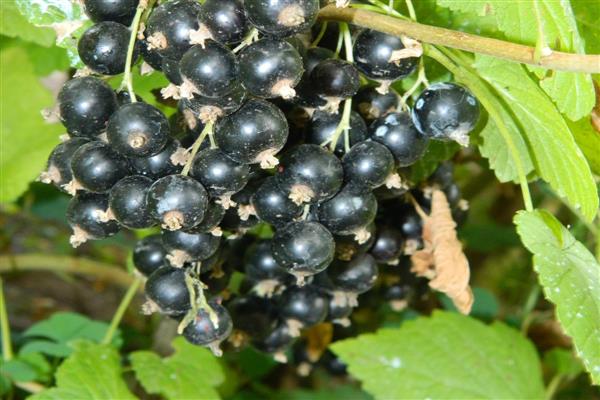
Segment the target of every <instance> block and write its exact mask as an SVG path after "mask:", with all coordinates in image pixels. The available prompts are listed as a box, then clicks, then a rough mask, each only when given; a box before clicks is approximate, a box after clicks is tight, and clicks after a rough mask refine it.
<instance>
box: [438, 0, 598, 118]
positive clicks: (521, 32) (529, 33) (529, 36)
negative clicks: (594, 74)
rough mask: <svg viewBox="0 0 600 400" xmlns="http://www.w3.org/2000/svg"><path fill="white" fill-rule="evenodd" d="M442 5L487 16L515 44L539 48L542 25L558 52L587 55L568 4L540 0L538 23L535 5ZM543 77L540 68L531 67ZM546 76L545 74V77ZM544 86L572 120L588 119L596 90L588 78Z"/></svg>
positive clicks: (446, 0)
mask: <svg viewBox="0 0 600 400" xmlns="http://www.w3.org/2000/svg"><path fill="white" fill-rule="evenodd" d="M438 4H439V5H441V6H443V7H447V8H449V9H451V10H453V11H457V12H463V13H469V14H472V15H476V16H485V17H486V23H487V21H489V20H490V19H491V20H494V21H495V24H496V25H497V27H498V29H499V30H500V31H502V32H503V33H504V35H505V37H506V38H507V39H508V40H510V41H513V42H517V43H522V44H528V45H531V46H535V45H536V42H537V40H538V23H540V24H541V26H542V29H543V31H544V39H545V41H546V43H547V44H548V46H549V47H550V48H552V49H554V50H560V51H567V52H575V53H583V52H584V42H583V40H582V39H581V36H580V35H579V32H578V30H577V25H576V23H575V16H574V15H573V10H572V9H571V6H570V4H569V3H568V2H566V1H554V0H537V4H538V7H539V12H540V19H539V22H538V19H537V15H536V10H535V7H534V5H533V2H526V1H505V0H486V1H471V0H438ZM528 68H529V69H530V70H531V71H534V72H536V73H540V69H539V68H537V67H531V66H528ZM542 75H543V73H542ZM540 85H541V86H542V88H543V89H544V91H546V93H547V94H548V95H549V96H550V97H551V98H552V100H553V101H554V102H555V103H556V105H557V107H558V109H559V110H560V111H561V112H562V113H564V114H565V115H566V116H567V117H568V118H569V119H571V120H578V119H580V118H583V117H584V116H586V115H588V114H589V113H590V111H591V110H592V107H593V106H594V103H595V97H594V87H593V84H592V79H591V77H590V75H588V74H582V73H573V72H554V73H553V74H551V75H549V76H546V77H543V78H542V80H541V82H540Z"/></svg>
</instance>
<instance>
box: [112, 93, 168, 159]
mask: <svg viewBox="0 0 600 400" xmlns="http://www.w3.org/2000/svg"><path fill="white" fill-rule="evenodd" d="M106 133H107V136H108V142H109V143H110V144H111V146H113V148H114V149H115V150H117V151H118V152H119V153H121V154H124V155H126V156H130V157H148V156H152V155H155V154H157V153H159V152H160V151H161V150H162V149H163V147H164V146H165V144H166V143H167V141H168V140H169V137H170V128H169V121H168V120H167V117H165V115H164V114H163V113H162V111H160V110H159V109H158V108H156V107H154V106H151V105H150V104H146V103H140V102H137V103H129V104H125V105H122V106H121V107H119V109H118V110H117V111H116V112H115V113H114V114H113V115H112V117H110V120H109V121H108V127H107V129H106Z"/></svg>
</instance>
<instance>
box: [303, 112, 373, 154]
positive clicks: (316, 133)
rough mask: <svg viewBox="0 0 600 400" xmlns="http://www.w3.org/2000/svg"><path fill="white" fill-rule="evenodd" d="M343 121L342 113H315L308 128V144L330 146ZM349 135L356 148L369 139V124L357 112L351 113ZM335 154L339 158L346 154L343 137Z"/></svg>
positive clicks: (352, 144)
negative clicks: (357, 144) (356, 145)
mask: <svg viewBox="0 0 600 400" xmlns="http://www.w3.org/2000/svg"><path fill="white" fill-rule="evenodd" d="M341 120H342V114H341V113H338V114H332V113H328V112H325V111H315V112H314V114H313V115H312V117H311V119H310V122H309V124H308V126H307V127H306V133H305V136H306V142H307V143H314V144H318V145H329V142H331V140H332V136H333V134H334V133H335V130H336V128H337V127H338V125H339V123H340V121H341ZM348 134H349V139H350V146H354V145H355V144H356V143H359V142H362V141H363V140H366V139H367V137H368V130H367V124H365V121H364V120H363V119H362V118H361V116H360V115H359V114H358V113H356V112H355V111H352V112H351V113H350V129H349V130H348ZM334 153H335V154H337V155H338V156H342V155H343V154H344V153H345V145H344V137H343V136H340V138H339V139H338V141H337V143H336V145H335V150H334Z"/></svg>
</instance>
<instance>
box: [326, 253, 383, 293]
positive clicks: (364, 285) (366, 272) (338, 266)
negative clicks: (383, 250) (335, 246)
mask: <svg viewBox="0 0 600 400" xmlns="http://www.w3.org/2000/svg"><path fill="white" fill-rule="evenodd" d="M378 271H379V270H378V268H377V262H376V261H375V259H374V258H373V256H371V255H370V254H362V255H359V256H357V257H355V258H353V259H352V260H350V261H349V262H344V261H336V262H334V263H333V264H331V266H330V267H329V268H328V269H327V275H328V276H329V278H330V279H331V281H332V282H333V284H334V286H335V287H336V288H337V289H338V290H342V291H344V292H350V293H354V294H361V293H364V292H366V291H368V290H370V289H371V288H372V287H373V285H374V284H375V281H376V280H377V276H378Z"/></svg>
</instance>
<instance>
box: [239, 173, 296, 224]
mask: <svg viewBox="0 0 600 400" xmlns="http://www.w3.org/2000/svg"><path fill="white" fill-rule="evenodd" d="M251 201H252V206H253V207H254V210H255V211H256V215H257V216H258V218H260V219H261V220H262V221H264V222H267V223H269V224H271V225H274V226H276V227H278V226H283V225H285V224H287V223H288V222H291V221H292V220H294V219H296V218H298V217H300V216H301V215H302V210H303V207H302V206H300V205H298V204H296V203H294V202H293V201H292V200H291V199H290V198H289V196H288V193H287V192H286V191H284V190H282V189H281V188H280V186H279V184H278V183H277V178H276V177H274V176H271V177H268V178H267V179H265V180H264V182H263V184H262V185H260V187H259V188H258V189H256V192H255V193H254V195H253V196H252V199H251Z"/></svg>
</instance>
